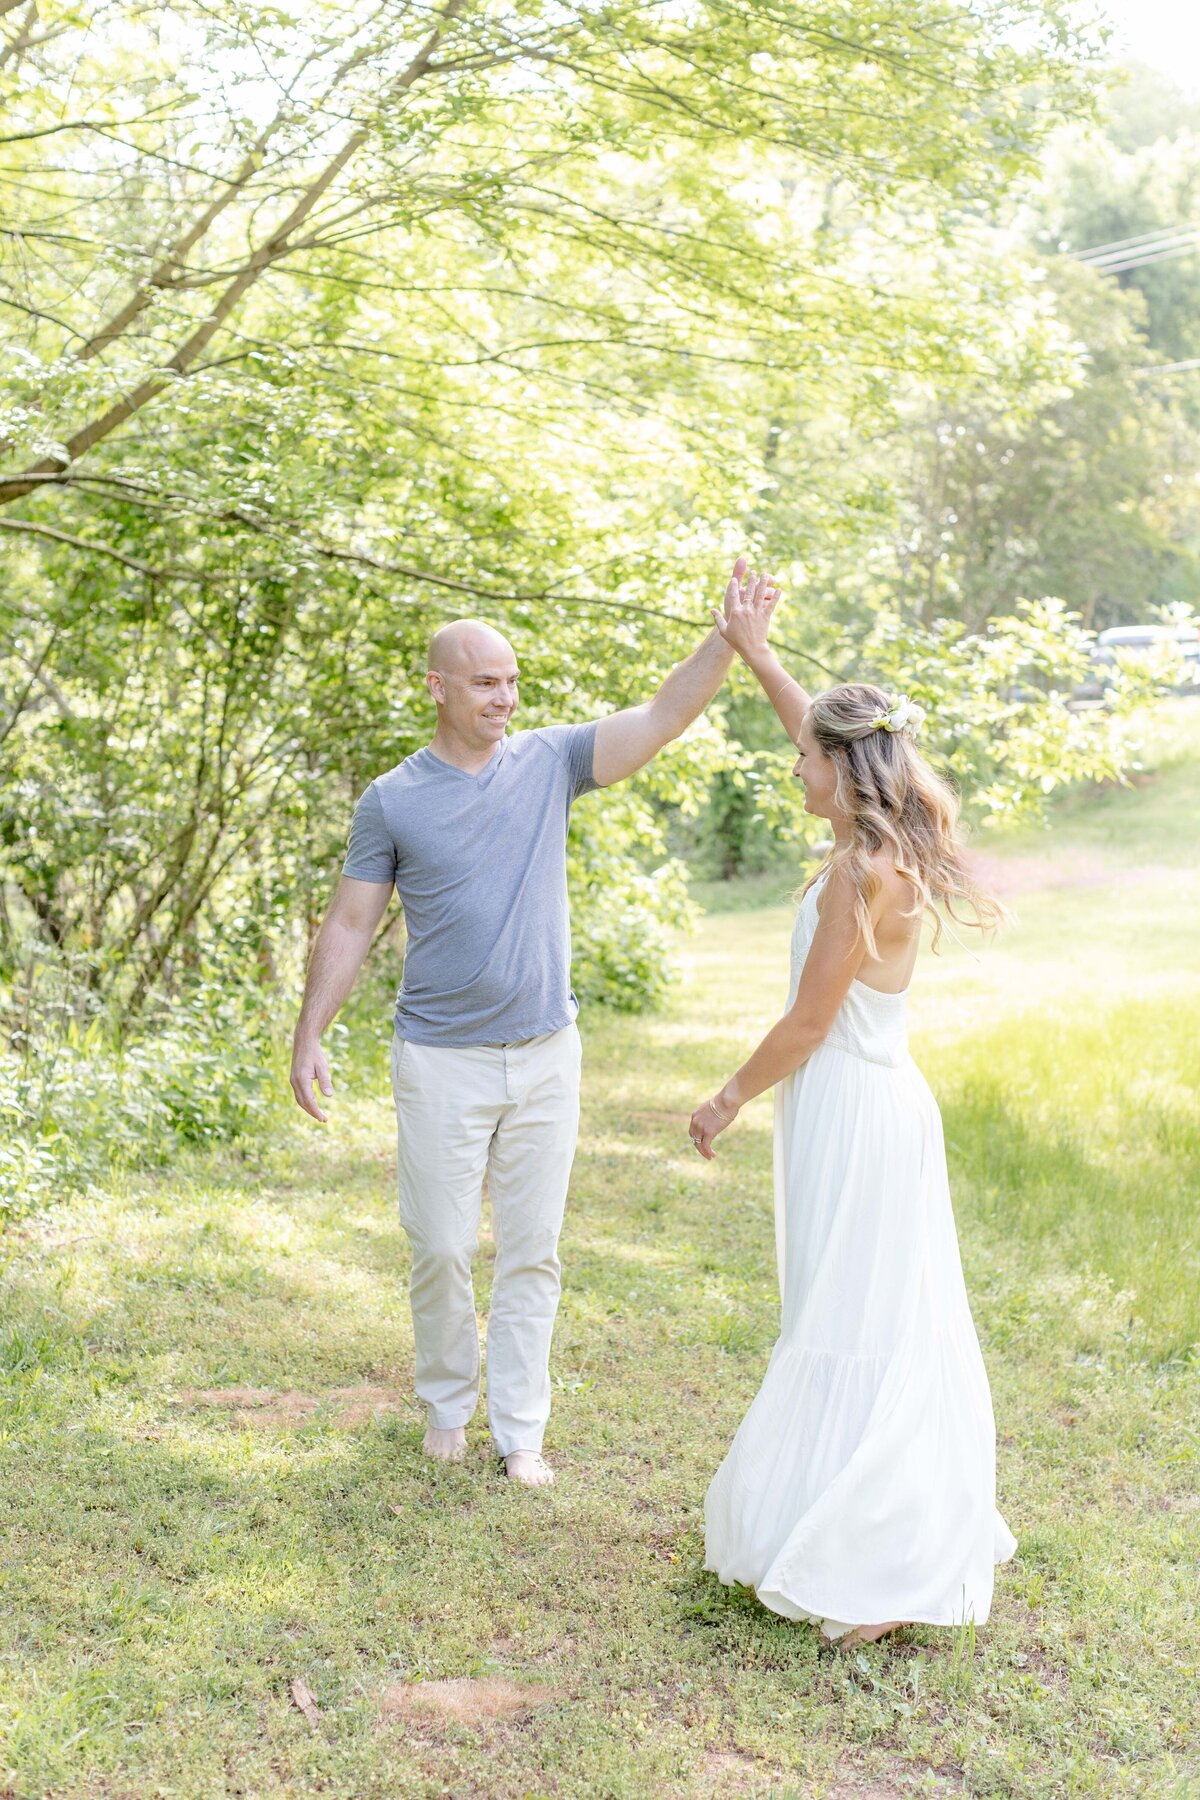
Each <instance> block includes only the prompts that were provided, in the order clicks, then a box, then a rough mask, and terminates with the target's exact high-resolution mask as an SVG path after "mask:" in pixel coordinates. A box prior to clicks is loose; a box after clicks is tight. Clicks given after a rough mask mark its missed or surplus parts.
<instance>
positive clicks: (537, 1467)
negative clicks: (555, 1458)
mask: <svg viewBox="0 0 1200 1800" xmlns="http://www.w3.org/2000/svg"><path fill="white" fill-rule="evenodd" d="M504 1471H505V1474H506V1475H507V1476H508V1479H509V1480H510V1481H520V1482H522V1483H523V1484H524V1485H525V1486H526V1487H550V1486H552V1485H553V1482H554V1470H553V1469H552V1468H551V1467H550V1464H549V1463H548V1462H545V1461H544V1460H543V1459H542V1457H541V1456H540V1455H539V1454H538V1452H537V1451H536V1450H514V1451H513V1452H512V1454H511V1456H506V1457H505V1459H504Z"/></svg>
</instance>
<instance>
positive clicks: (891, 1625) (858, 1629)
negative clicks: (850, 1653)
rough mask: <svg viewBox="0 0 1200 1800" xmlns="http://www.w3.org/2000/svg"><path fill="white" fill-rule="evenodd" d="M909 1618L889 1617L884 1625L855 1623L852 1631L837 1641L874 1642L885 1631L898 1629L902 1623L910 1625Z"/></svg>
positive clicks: (844, 1642) (853, 1642) (841, 1642)
mask: <svg viewBox="0 0 1200 1800" xmlns="http://www.w3.org/2000/svg"><path fill="white" fill-rule="evenodd" d="M911 1624H912V1620H911V1619H889V1620H888V1622H887V1624H886V1625H856V1626H855V1627H854V1630H853V1631H847V1632H845V1633H844V1634H843V1635H842V1636H841V1637H840V1638H838V1640H837V1642H838V1644H839V1645H842V1644H874V1643H876V1642H878V1640H879V1639H880V1638H881V1637H883V1635H884V1633H885V1632H888V1631H899V1629H900V1627H901V1626H902V1625H911Z"/></svg>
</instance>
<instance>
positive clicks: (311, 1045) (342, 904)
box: [292, 875, 392, 1123]
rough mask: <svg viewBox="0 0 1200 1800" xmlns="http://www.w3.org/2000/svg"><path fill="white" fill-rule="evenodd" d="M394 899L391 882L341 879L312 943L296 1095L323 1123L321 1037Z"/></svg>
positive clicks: (296, 1055)
mask: <svg viewBox="0 0 1200 1800" xmlns="http://www.w3.org/2000/svg"><path fill="white" fill-rule="evenodd" d="M391 897H392V884H391V882H390V881H389V882H387V883H386V884H385V883H384V882H382V881H356V880H355V879H354V877H353V876H351V875H343V876H342V879H341V880H340V882H339V883H338V887H337V892H336V893H335V894H334V896H333V902H332V904H331V906H330V908H329V911H328V912H327V913H326V915H325V923H324V924H323V925H322V927H321V929H320V931H319V932H318V933H317V941H316V943H315V944H314V945H313V953H312V957H311V959H310V961H309V965H308V979H307V981H306V982H305V984H304V999H303V1001H302V1002H301V1006H300V1017H299V1018H298V1019H297V1021H296V1030H295V1034H294V1037H293V1044H292V1092H293V1093H294V1094H295V1096H296V1099H297V1101H298V1103H299V1104H300V1105H301V1106H302V1107H303V1108H304V1110H305V1112H306V1113H311V1114H312V1116H313V1118H314V1119H320V1120H321V1121H322V1123H324V1120H325V1114H324V1113H323V1112H322V1111H321V1108H320V1106H319V1105H318V1104H317V1101H316V1097H315V1096H314V1094H313V1083H314V1081H315V1082H317V1083H318V1084H319V1086H320V1089H321V1092H322V1093H323V1094H325V1095H327V1096H328V1095H329V1094H332V1092H333V1083H332V1082H331V1081H330V1079H329V1064H328V1062H327V1061H326V1058H325V1052H324V1051H323V1050H322V1048H321V1034H322V1032H323V1031H324V1030H325V1029H326V1027H327V1026H329V1025H331V1024H332V1023H333V1021H334V1019H336V1018H337V1016H338V1013H339V1012H340V1011H341V1009H342V1007H343V1005H344V1004H345V1000H346V996H347V995H348V994H349V992H350V989H351V988H352V987H353V986H354V979H355V976H356V975H357V974H358V971H359V970H360V969H361V968H362V965H363V961H364V959H365V957H366V954H367V951H368V950H369V949H370V948H371V944H372V942H373V941H374V937H375V930H376V927H377V926H378V924H379V921H380V919H382V917H383V915H384V913H385V912H386V911H387V903H388V901H389V900H390V899H391Z"/></svg>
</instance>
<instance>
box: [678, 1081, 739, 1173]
mask: <svg viewBox="0 0 1200 1800" xmlns="http://www.w3.org/2000/svg"><path fill="white" fill-rule="evenodd" d="M741 1110H742V1109H741V1107H740V1106H734V1107H730V1106H728V1105H727V1104H726V1101H725V1096H724V1094H718V1095H717V1097H716V1098H715V1099H714V1100H706V1101H705V1102H704V1105H703V1106H698V1107H697V1108H696V1110H695V1112H694V1113H693V1114H692V1122H691V1124H690V1125H689V1126H688V1136H689V1137H690V1138H691V1140H692V1142H693V1144H695V1146H696V1148H697V1150H698V1151H699V1152H700V1154H701V1156H702V1157H703V1158H704V1159H705V1161H706V1162H711V1161H712V1159H713V1139H714V1138H718V1137H720V1135H721V1133H722V1132H723V1131H724V1130H725V1128H726V1126H728V1125H732V1124H733V1121H734V1120H735V1119H736V1118H737V1116H738V1114H739V1112H741Z"/></svg>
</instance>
